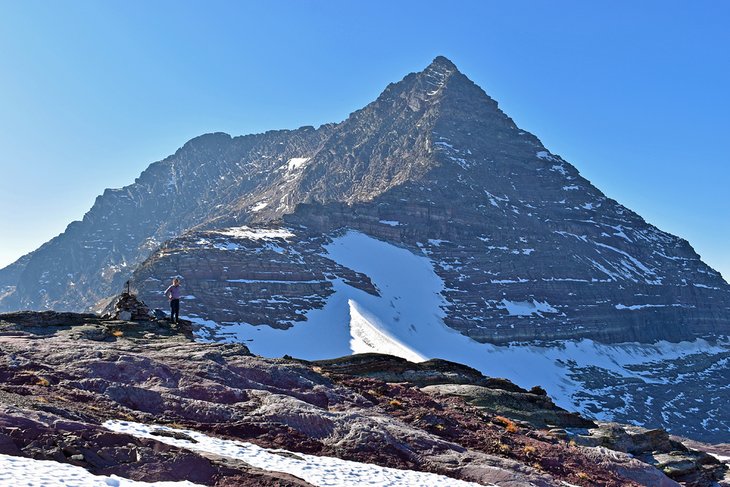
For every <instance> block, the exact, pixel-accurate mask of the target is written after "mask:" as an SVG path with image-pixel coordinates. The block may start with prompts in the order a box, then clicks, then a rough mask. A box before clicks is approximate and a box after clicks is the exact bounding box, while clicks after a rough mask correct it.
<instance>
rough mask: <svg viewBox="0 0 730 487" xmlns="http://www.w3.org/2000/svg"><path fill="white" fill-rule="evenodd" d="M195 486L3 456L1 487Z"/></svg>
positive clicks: (48, 461) (196, 485) (186, 483)
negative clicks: (100, 472) (141, 480)
mask: <svg viewBox="0 0 730 487" xmlns="http://www.w3.org/2000/svg"><path fill="white" fill-rule="evenodd" d="M199 485H200V484H194V483H192V482H187V481H185V482H154V483H149V482H138V481H136V480H129V479H125V478H122V477H117V476H116V475H112V476H111V477H105V476H102V475H92V474H91V473H90V472H88V471H87V470H86V469H84V468H82V467H77V466H75V465H69V464H67V463H59V462H54V461H52V460H34V459H32V458H25V457H14V456H10V455H0V486H7V487H145V486H158V487H198V486H199Z"/></svg>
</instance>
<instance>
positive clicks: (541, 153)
mask: <svg viewBox="0 0 730 487" xmlns="http://www.w3.org/2000/svg"><path fill="white" fill-rule="evenodd" d="M535 155H536V156H537V158H538V159H542V160H543V161H555V162H557V161H558V160H557V159H556V158H555V157H553V155H552V154H550V153H549V152H548V151H546V150H541V151H539V152H538V153H536V154H535ZM553 167H555V166H553ZM560 167H562V166H560Z"/></svg>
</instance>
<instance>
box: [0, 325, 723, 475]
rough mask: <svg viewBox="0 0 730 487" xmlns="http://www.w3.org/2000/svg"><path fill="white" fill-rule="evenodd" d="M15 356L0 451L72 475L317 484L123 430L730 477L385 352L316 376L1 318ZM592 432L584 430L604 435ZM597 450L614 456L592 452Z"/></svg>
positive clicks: (225, 354)
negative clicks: (133, 426)
mask: <svg viewBox="0 0 730 487" xmlns="http://www.w3.org/2000/svg"><path fill="white" fill-rule="evenodd" d="M72 323H73V325H72ZM118 331H121V332H122V333H117V332H118ZM0 350H1V351H2V353H1V354H0V453H2V454H9V455H21V456H30V457H33V458H38V459H52V460H56V461H60V462H66V463H71V464H74V465H79V466H82V467H84V468H87V469H89V470H90V471H92V472H93V473H98V474H106V475H111V474H116V475H121V476H124V477H129V478H133V479H138V480H145V481H162V480H182V479H187V480H191V481H195V482H198V483H202V484H205V485H220V486H223V485H283V486H289V485H292V486H293V485H307V484H306V483H304V482H303V481H301V479H297V478H293V477H291V476H287V475H282V474H276V473H272V472H269V471H261V470H257V469H255V468H251V467H250V466H248V465H245V464H241V463H240V462H235V461H231V460H226V459H225V458H221V457H215V456H209V455H204V454H200V453H196V452H194V451H193V450H189V449H184V448H178V447H172V446H169V445H165V444H162V443H160V442H157V441H155V440H152V439H139V438H134V437H131V436H129V435H127V434H122V433H117V432H114V431H110V430H107V429H104V428H103V427H102V426H101V425H102V424H103V423H104V421H106V420H110V419H116V420H120V419H121V420H125V421H135V422H139V423H147V424H149V423H153V424H158V425H168V426H173V427H175V428H187V429H191V430H196V431H200V432H206V433H209V434H211V435H214V436H220V437H223V438H231V439H238V440H245V441H249V442H253V443H256V444H258V445H260V446H262V447H265V448H273V449H276V448H284V449H286V450H289V451H292V452H300V453H309V454H316V455H329V456H337V457H340V458H345V459H349V460H355V461H360V462H368V463H374V464H379V465H384V466H391V467H398V468H406V469H411V470H422V471H429V472H434V473H439V474H442V475H446V476H449V477H452V478H458V479H464V480H469V481H473V482H478V483H482V484H485V485H488V484H490V483H496V484H498V485H510V486H519V485H537V486H559V485H565V482H567V483H570V484H572V485H584V486H588V485H591V486H593V485H606V486H634V485H654V486H673V485H678V484H677V483H676V482H675V481H677V482H679V485H687V486H698V487H699V486H705V485H709V484H708V483H707V482H710V481H712V480H713V479H717V478H720V477H721V476H722V474H723V472H724V468H725V467H723V465H722V464H721V463H720V462H719V461H717V460H714V459H713V458H712V457H709V456H707V455H703V454H701V453H699V452H696V451H694V452H692V451H690V450H689V449H686V448H684V447H682V446H681V444H679V443H677V442H676V441H674V440H669V439H668V438H667V437H666V435H664V434H662V433H652V432H649V433H642V434H639V433H636V431H635V430H632V429H625V428H624V427H618V426H615V425H611V427H610V428H611V429H610V431H611V434H610V435H606V434H603V432H604V431H606V428H603V429H601V428H598V429H597V431H598V433H593V431H596V429H595V428H594V429H592V430H589V429H581V430H580V432H571V433H570V435H571V438H573V440H572V441H571V439H570V438H566V437H562V436H561V435H559V434H556V433H555V431H554V429H553V431H551V430H550V429H548V427H547V426H543V425H542V421H543V420H544V419H545V418H546V417H547V413H548V412H552V414H553V418H554V421H555V424H553V425H552V426H564V427H566V428H568V429H569V426H571V425H573V426H574V425H575V423H576V421H578V420H579V418H572V419H566V418H570V415H569V413H567V412H565V411H562V410H560V409H559V408H556V407H555V406H554V405H552V404H551V403H550V401H549V400H546V399H545V397H544V395H543V394H542V391H540V390H535V391H533V392H530V391H524V390H521V389H520V388H518V387H516V386H515V385H514V384H510V383H508V382H506V381H501V380H496V379H490V378H487V377H484V376H482V375H481V374H479V373H478V372H476V371H474V370H473V369H470V368H468V367H464V366H461V365H458V364H452V363H447V362H443V361H434V362H430V363H424V364H418V365H417V364H409V363H407V362H404V361H403V360H401V359H397V358H392V357H385V356H378V355H367V356H362V357H359V356H355V357H347V358H342V359H338V360H331V361H323V362H317V363H312V362H306V361H301V360H296V359H291V358H282V359H271V358H263V357H257V356H253V355H251V354H250V353H249V351H248V349H247V348H246V347H245V346H244V345H241V344H220V343H218V344H216V343H196V342H194V341H191V340H190V339H189V338H188V337H187V336H186V335H185V334H184V333H179V332H177V330H175V329H172V328H170V327H169V324H168V323H167V322H166V321H162V322H155V321H154V320H150V321H143V322H121V321H119V320H111V321H107V320H103V319H100V318H94V317H92V316H89V315H70V314H64V315H61V314H56V315H53V316H51V315H49V314H47V313H46V314H32V313H25V314H12V315H7V314H6V315H0ZM410 379H412V382H411V381H410ZM446 386H468V387H478V388H480V389H479V390H480V391H482V392H483V390H493V391H499V393H500V394H503V395H506V396H510V397H511V398H512V399H511V402H510V407H509V408H505V407H501V404H503V403H504V401H502V402H500V401H497V404H498V407H497V408H496V409H492V406H491V405H488V404H485V403H483V402H482V403H479V402H478V401H472V400H471V398H468V397H466V396H465V393H466V392H465V390H459V391H457V393H453V391H449V390H448V389H438V388H439V387H446ZM482 392H480V393H479V394H481V393H482ZM465 397H466V400H465ZM479 397H481V396H479ZM479 397H477V399H479ZM472 403H473V404H472ZM520 403H524V404H525V407H526V409H527V411H528V412H530V413H531V412H534V411H535V408H536V407H537V406H539V409H540V410H541V411H543V414H542V415H541V416H540V418H536V417H534V416H533V419H535V421H530V420H529V417H530V416H531V414H527V415H521V416H520V415H519V414H517V413H518V412H519V411H518V410H519V404H520ZM497 413H499V414H497ZM526 417H527V419H525V418H526ZM583 421H584V424H582V425H581V426H585V427H590V426H595V425H593V424H592V423H591V422H590V421H586V420H583ZM536 425H537V426H536ZM622 428H623V429H622ZM159 434H165V435H167V434H175V433H170V432H164V431H161V432H160V433H159ZM622 435H623V436H622ZM642 435H643V436H642ZM617 438H620V439H618V440H617ZM625 438H629V439H631V441H630V442H629V441H626V440H625ZM589 442H593V444H595V445H600V446H584V445H587V444H588V443H589ZM611 448H613V449H611ZM677 449H682V451H683V452H684V457H683V459H682V461H688V462H692V463H693V465H694V466H695V470H694V471H693V473H692V475H688V472H689V471H690V468H689V467H683V468H682V469H677V468H674V467H673V466H671V465H670V464H669V463H668V462H667V461H666V458H665V457H663V456H662V455H664V454H665V453H666V455H669V456H671V455H673V451H674V450H677ZM650 450H651V453H650V454H651V458H652V459H653V460H654V461H655V462H656V464H657V465H659V466H660V467H662V469H663V472H662V471H660V470H659V469H657V468H655V467H654V466H652V465H651V464H650V463H651V462H650V460H651V459H649V458H648V457H647V458H646V459H645V461H640V460H639V459H640V458H642V455H644V454H648V453H649V451H650ZM625 452H630V453H631V454H629V453H625ZM647 462H649V463H647ZM662 462H663V463H662ZM672 478H674V479H675V480H672Z"/></svg>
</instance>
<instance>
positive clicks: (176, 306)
mask: <svg viewBox="0 0 730 487" xmlns="http://www.w3.org/2000/svg"><path fill="white" fill-rule="evenodd" d="M170 319H171V320H172V321H174V322H175V323H177V321H178V320H179V319H180V300H179V299H171V300H170Z"/></svg>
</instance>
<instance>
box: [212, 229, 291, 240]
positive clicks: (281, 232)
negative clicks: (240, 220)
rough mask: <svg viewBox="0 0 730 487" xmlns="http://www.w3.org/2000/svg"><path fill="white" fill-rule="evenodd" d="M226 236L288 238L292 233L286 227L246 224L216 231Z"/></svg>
mask: <svg viewBox="0 0 730 487" xmlns="http://www.w3.org/2000/svg"><path fill="white" fill-rule="evenodd" d="M216 233H217V234H219V235H226V236H228V237H235V238H245V239H248V240H271V239H275V238H283V239H285V240H286V239H288V238H292V237H293V236H294V234H293V233H292V232H291V231H290V230H288V229H286V228H252V227H247V226H242V227H231V228H226V229H224V230H220V231H218V232H216Z"/></svg>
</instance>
